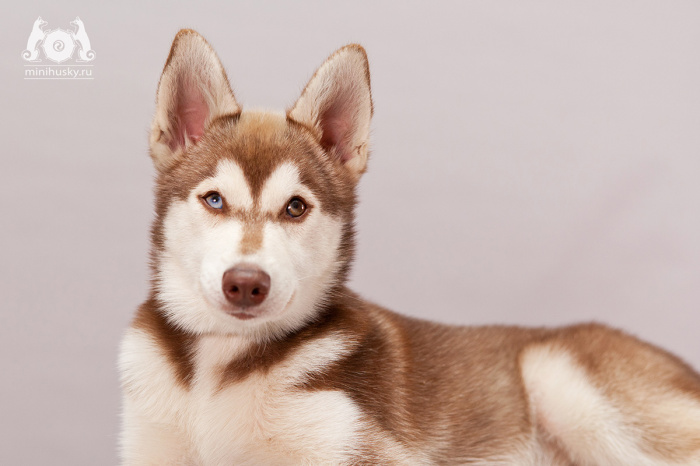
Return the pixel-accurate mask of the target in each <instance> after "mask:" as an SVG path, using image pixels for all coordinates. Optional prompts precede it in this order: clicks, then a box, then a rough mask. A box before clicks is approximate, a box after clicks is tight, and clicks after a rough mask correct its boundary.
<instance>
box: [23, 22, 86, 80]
mask: <svg viewBox="0 0 700 466" xmlns="http://www.w3.org/2000/svg"><path fill="white" fill-rule="evenodd" d="M47 24H48V23H47V22H46V21H44V20H43V19H41V16H40V17H39V18H37V19H36V21H34V26H33V27H32V32H31V33H30V34H29V39H28V40H27V48H26V49H25V50H24V51H23V52H22V58H23V59H24V60H26V61H27V62H30V63H32V64H31V65H25V73H24V78H25V79H92V69H91V67H92V65H89V64H88V62H91V61H93V60H94V59H95V51H94V50H92V47H91V45H90V39H89V38H88V35H87V32H86V31H85V24H84V23H83V22H82V21H81V19H80V18H78V17H76V18H75V20H74V21H71V22H70V25H71V26H73V27H74V28H73V29H60V28H56V29H51V30H49V29H45V27H46V25H47ZM74 57H75V58H74ZM73 58H74V63H71V64H66V65H62V63H64V62H67V61H68V60H71V59H73ZM44 59H47V60H49V61H51V62H53V63H55V65H52V64H46V62H44ZM40 62H41V63H42V64H39V63H40Z"/></svg>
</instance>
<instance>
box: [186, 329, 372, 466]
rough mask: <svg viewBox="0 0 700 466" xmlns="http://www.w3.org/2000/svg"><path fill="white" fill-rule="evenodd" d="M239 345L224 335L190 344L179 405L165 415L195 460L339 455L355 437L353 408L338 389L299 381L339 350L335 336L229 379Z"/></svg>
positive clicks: (273, 460)
mask: <svg viewBox="0 0 700 466" xmlns="http://www.w3.org/2000/svg"><path fill="white" fill-rule="evenodd" d="M246 351H249V348H248V347H247V346H246V345H245V344H244V343H242V342H241V341H240V340H237V339H235V338H231V337H228V338H224V337H213V336H212V337H203V338H202V339H201V340H200V341H199V342H198V344H197V348H196V356H195V372H194V377H193V380H192V384H191V386H190V389H189V391H188V393H187V394H186V396H185V398H184V400H183V401H184V403H185V406H182V407H180V408H179V411H180V412H179V413H175V412H173V413H172V414H173V415H174V417H175V418H180V422H179V424H180V426H181V428H183V429H184V430H185V431H186V435H187V437H188V438H189V439H191V441H192V443H193V445H192V446H191V450H192V451H193V452H194V453H196V456H198V459H199V460H200V461H201V463H202V464H205V465H208V464H289V463H290V462H292V463H294V462H296V461H295V459H298V460H299V461H302V458H303V461H309V458H316V459H318V460H319V461H326V462H327V461H329V460H331V462H333V463H341V462H343V461H344V460H346V459H347V458H348V455H349V454H351V452H352V448H353V446H355V445H356V444H357V442H358V441H359V440H360V439H359V437H358V436H359V435H360V432H359V428H360V427H361V424H362V422H363V421H362V420H361V415H360V411H359V409H358V408H357V406H356V405H355V404H354V403H353V402H352V401H351V399H350V398H349V397H348V396H346V395H345V394H344V393H342V392H340V391H323V390H319V391H308V390H304V389H302V388H300V382H302V381H303V380H304V378H305V377H307V376H308V374H309V373H311V372H315V371H318V370H322V369H323V368H324V367H325V366H326V365H327V364H329V363H331V362H333V361H334V360H335V359H337V358H338V357H340V356H341V355H342V353H343V348H342V343H341V341H340V340H338V339H335V338H333V337H328V338H324V339H321V340H319V341H317V342H315V344H314V345H308V346H306V347H303V346H302V347H301V348H300V349H299V350H298V351H295V352H294V353H293V354H291V355H290V356H289V357H287V358H286V359H285V360H283V361H279V362H277V363H276V364H275V365H274V366H271V367H266V368H264V370H263V369H262V368H261V369H259V370H255V371H252V372H250V373H247V374H246V376H245V377H244V378H242V379H240V380H231V377H230V373H229V374H227V371H228V372H231V371H235V369H236V368H235V361H236V360H237V359H239V358H240V356H241V354H243V353H244V352H246ZM232 362H233V363H234V364H233V365H232ZM232 366H233V367H232Z"/></svg>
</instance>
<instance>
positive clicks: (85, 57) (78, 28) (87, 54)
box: [70, 16, 95, 62]
mask: <svg viewBox="0 0 700 466" xmlns="http://www.w3.org/2000/svg"><path fill="white" fill-rule="evenodd" d="M70 24H71V26H75V31H73V33H72V35H73V40H75V41H76V42H77V43H78V44H79V45H80V50H78V58H77V59H76V60H75V61H78V62H84V61H92V60H94V59H95V51H94V50H92V48H91V47H90V38H89V37H88V35H87V32H86V31H85V24H84V23H83V21H82V20H81V19H80V17H78V16H76V17H75V19H74V20H73V21H71V22H70Z"/></svg>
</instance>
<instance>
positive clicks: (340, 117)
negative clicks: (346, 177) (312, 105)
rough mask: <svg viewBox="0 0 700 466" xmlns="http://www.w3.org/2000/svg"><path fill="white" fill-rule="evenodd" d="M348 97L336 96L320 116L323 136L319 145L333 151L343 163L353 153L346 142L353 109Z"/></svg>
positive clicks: (350, 127)
mask: <svg viewBox="0 0 700 466" xmlns="http://www.w3.org/2000/svg"><path fill="white" fill-rule="evenodd" d="M349 97H350V96H349V95H347V93H346V94H345V95H341V96H338V97H337V98H336V99H335V101H334V102H333V103H332V104H331V105H330V106H329V107H328V108H327V109H326V110H325V111H324V112H323V114H322V115H321V116H320V126H321V131H322V133H323V136H322V137H321V144H322V145H323V146H324V147H325V148H326V149H331V148H333V149H335V152H336V154H337V155H338V157H339V158H340V161H341V162H343V163H345V162H347V161H348V160H350V159H351V158H352V157H353V155H354V154H353V151H352V148H351V147H348V146H349V145H350V141H348V139H349V136H350V133H351V132H352V124H353V116H354V115H353V113H354V112H353V108H352V103H351V99H350V98H349Z"/></svg>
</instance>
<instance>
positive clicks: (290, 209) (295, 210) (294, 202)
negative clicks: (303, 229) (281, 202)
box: [287, 197, 306, 218]
mask: <svg viewBox="0 0 700 466" xmlns="http://www.w3.org/2000/svg"><path fill="white" fill-rule="evenodd" d="M305 212H306V204H305V203H304V201H302V200H301V199H300V198H298V197H293V198H292V199H291V200H290V201H289V204H287V215H289V216H290V217H292V218H298V217H301V216H302V215H304V213H305Z"/></svg>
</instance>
